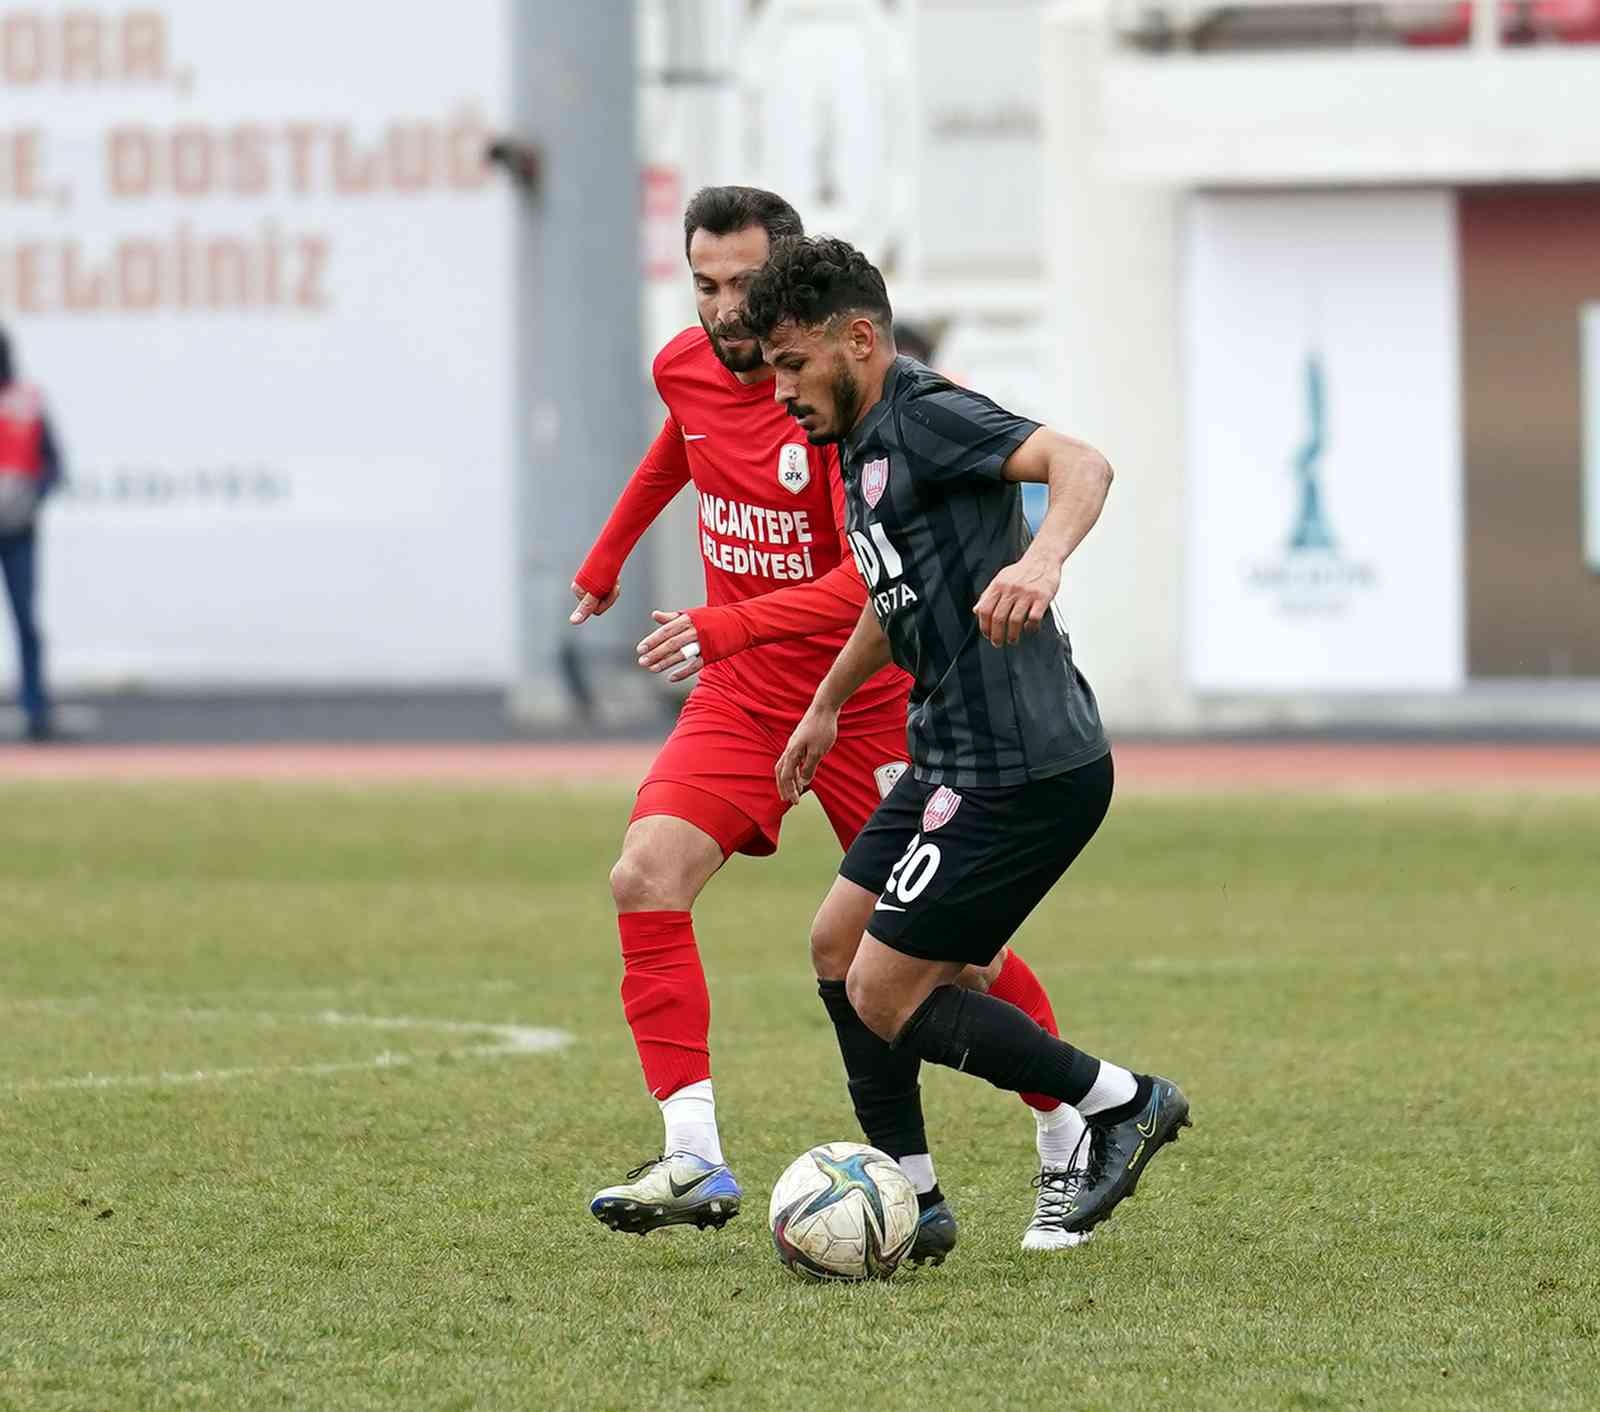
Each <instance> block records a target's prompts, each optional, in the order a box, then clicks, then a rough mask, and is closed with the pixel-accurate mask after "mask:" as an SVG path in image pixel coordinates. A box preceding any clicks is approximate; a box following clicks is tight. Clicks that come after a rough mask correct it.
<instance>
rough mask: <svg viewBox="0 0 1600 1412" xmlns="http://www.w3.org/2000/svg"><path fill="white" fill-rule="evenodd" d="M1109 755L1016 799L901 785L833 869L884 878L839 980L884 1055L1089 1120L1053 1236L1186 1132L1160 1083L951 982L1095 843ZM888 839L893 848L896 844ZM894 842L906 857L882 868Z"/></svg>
mask: <svg viewBox="0 0 1600 1412" xmlns="http://www.w3.org/2000/svg"><path fill="white" fill-rule="evenodd" d="M1110 789H1111V765H1110V761H1109V758H1107V759H1105V760H1103V761H1098V762H1095V763H1094V764H1092V765H1087V766H1084V767H1083V768H1082V769H1081V770H1076V771H1073V772H1071V773H1070V774H1068V775H1063V776H1058V777H1056V778H1055V779H1053V780H1045V781H1039V782H1035V783H1032V784H1028V785H1024V786H1020V787H1019V788H1017V789H1014V790H971V791H962V792H961V793H960V794H956V793H954V792H953V791H949V790H944V791H941V792H940V798H939V799H929V800H928V801H927V805H926V808H922V807H919V806H921V805H923V802H924V798H923V797H924V796H925V795H930V794H931V793H932V791H928V790H926V789H925V788H921V787H916V786H912V787H909V788H903V787H901V786H897V787H896V790H895V792H894V794H893V795H892V796H891V798H890V799H889V800H888V801H886V803H885V806H884V808H883V809H881V810H880V811H879V813H878V815H877V816H875V818H874V821H873V824H872V825H871V826H870V827H869V828H868V829H867V830H865V831H863V835H862V838H861V839H859V840H858V841H857V844H856V845H855V846H854V847H853V848H852V849H851V850H850V853H849V854H848V855H847V856H846V859H845V862H844V865H843V867H842V869H841V871H842V872H843V873H845V874H846V875H847V876H852V877H854V879H855V880H856V881H858V882H863V883H864V884H865V885H870V880H869V879H867V878H866V877H865V875H866V874H867V873H870V872H877V873H879V874H880V875H881V876H882V877H883V889H882V894H881V896H880V898H879V899H878V903H877V904H876V905H875V909H874V915H873V923H872V926H871V928H870V930H869V933H868V935H866V936H864V937H863V938H862V941H861V945H860V948H859V949H858V950H857V952H856V956H855V959H854V960H853V961H852V962H851V966H850V973H849V976H848V977H847V981H846V994H847V996H848V998H849V1000H850V1003H851V1006H852V1008H853V1009H854V1010H855V1011H856V1013H857V1014H858V1015H859V1016H860V1017H861V1019H862V1021H863V1022H864V1023H865V1024H866V1026H867V1027H868V1028H869V1029H870V1030H872V1031H873V1033H875V1034H877V1035H878V1036H879V1037H880V1038H883V1039H886V1040H889V1041H890V1042H891V1043H892V1044H893V1045H894V1046H895V1047H896V1049H908V1050H910V1051H911V1052H912V1053H915V1054H916V1055H917V1056H918V1057H919V1058H922V1059H925V1060H932V1061H933V1062H934V1063H939V1064H945V1065H948V1066H949V1067H951V1068H956V1069H961V1070H963V1071H964V1072H967V1073H971V1074H976V1075H978V1076H979V1077H980V1078H984V1079H987V1080H988V1081H989V1082H990V1083H993V1084H994V1085H995V1086H996V1087H999V1088H1005V1089H1010V1090H1011V1091H1013V1092H1017V1093H1023V1092H1036V1093H1043V1094H1047V1095H1049V1096H1050V1097H1052V1098H1056V1099H1059V1100H1060V1101H1061V1102H1063V1103H1068V1104H1071V1105H1072V1106H1073V1107H1075V1108H1077V1109H1078V1110H1079V1111H1080V1112H1081V1113H1082V1114H1083V1115H1084V1116H1085V1117H1086V1118H1087V1119H1088V1120H1089V1128H1090V1132H1089V1143H1088V1146H1089V1161H1088V1164H1087V1170H1086V1172H1085V1173H1084V1174H1083V1177H1082V1179H1081V1180H1080V1181H1077V1182H1074V1183H1072V1185H1071V1189H1070V1190H1069V1191H1065V1192H1063V1200H1062V1205H1063V1208H1064V1210H1063V1215H1062V1219H1061V1226H1062V1229H1064V1230H1066V1231H1069V1232H1076V1231H1083V1230H1090V1229H1093V1227H1094V1226H1095V1225H1096V1224H1097V1223H1098V1222H1099V1221H1101V1220H1103V1219H1105V1217H1106V1216H1108V1215H1109V1214H1110V1213H1111V1211H1112V1209H1113V1208H1114V1207H1115V1206H1116V1205H1117V1203H1118V1202H1120V1201H1121V1200H1122V1199H1123V1198H1124V1197H1126V1196H1128V1195H1130V1194H1131V1193H1132V1191H1133V1189H1134V1187H1135V1186H1136V1185H1137V1183H1138V1180H1139V1176H1140V1174H1141V1173H1142V1171H1143V1169H1144V1167H1145V1166H1146V1165H1147V1164H1148V1162H1149V1161H1150V1159H1151V1158H1152V1157H1153V1156H1154V1155H1155V1153H1156V1152H1157V1151H1158V1150H1159V1149H1160V1148H1161V1147H1162V1146H1163V1145H1164V1144H1165V1143H1167V1142H1169V1141H1172V1140H1173V1139H1174V1138H1175V1137H1176V1135H1177V1131H1178V1129H1179V1127H1181V1126H1184V1125H1186V1124H1187V1122H1188V1102H1187V1100H1186V1099H1185V1098H1184V1096H1183V1094H1182V1092H1181V1091H1180V1090H1179V1089H1178V1088H1177V1087H1176V1085H1174V1084H1172V1083H1171V1082H1170V1081H1168V1080H1165V1079H1161V1078H1158V1077H1155V1076H1150V1075H1143V1074H1138V1073H1135V1072H1133V1071H1130V1070H1128V1069H1125V1068H1123V1067H1121V1066H1120V1065H1116V1064H1112V1063H1110V1062H1107V1061H1101V1060H1100V1059H1098V1058H1096V1057H1095V1056H1093V1055H1090V1054H1087V1053H1085V1052H1084V1051H1082V1050H1079V1049H1077V1048H1075V1047H1074V1046H1072V1045H1071V1044H1068V1043H1066V1042H1065V1041H1063V1040H1061V1039H1058V1038H1056V1037H1055V1036H1053V1035H1050V1034H1048V1033H1047V1032H1046V1031H1045V1030H1044V1029H1042V1028H1041V1027H1040V1026H1039V1025H1037V1024H1036V1023H1034V1021H1032V1020H1031V1019H1029V1018H1028V1017H1027V1016H1025V1015H1023V1014H1022V1013H1021V1012H1020V1011H1018V1010H1017V1009H1016V1008H1015V1007H1014V1006H1011V1005H1007V1004H1005V1003H1004V1002H1003V1001H1000V1000H996V999H995V998H994V997H993V996H991V995H985V994H983V993H981V992H978V991H974V990H971V989H969V988H966V987H963V986H960V985H958V984H956V983H955V982H956V977H957V976H958V975H959V974H960V969H961V967H962V965H963V964H973V963H980V962H984V961H987V960H988V959H989V958H990V957H992V956H993V955H995V954H997V953H998V951H999V948H1000V947H1001V946H1003V945H1004V944H1005V942H1006V940H1007V938H1008V937H1009V936H1010V935H1011V933H1012V932H1013V931H1014V930H1015V929H1016V927H1017V926H1018V925H1020V923H1021V922H1022V920H1023V919H1024V918H1025V917H1026V916H1027V914H1028V913H1029V912H1030V911H1031V910H1032V909H1033V907H1034V905H1035V904H1036V903H1037V902H1038V901H1039V900H1040V899H1041V898H1042V897H1043V896H1044V894H1045V893H1046V892H1047V891H1048V890H1049V888H1050V886H1051V885H1052V884H1053V883H1054V882H1055V881H1056V880H1057V879H1058V878H1059V877H1060V876H1061V874H1062V873H1063V872H1064V871H1065V870H1066V868H1067V867H1068V866H1069V865H1070V863H1071V862H1072V860H1073V859H1074V858H1075V857H1076V856H1077V853H1078V852H1079V851H1080V850H1081V849H1082V847H1083V846H1084V844H1086V843H1087V842H1088V839H1089V838H1090V837H1091V836H1092V835H1093V833H1094V831H1095V829H1096V828H1097V827H1098V826H1099V823H1100V820H1101V819H1102V818H1103V817H1104V814H1105V809H1106V806H1107V804H1108V803H1109V800H1110ZM896 832H897V833H898V836H899V837H898V839H894V838H893V837H892V835H893V834H894V833H896ZM894 841H903V842H904V847H903V850H902V851H901V853H900V854H899V855H898V857H897V858H896V859H895V861H894V862H893V863H892V865H890V866H888V867H887V869H885V868H884V859H885V858H887V857H888V856H889V848H888V847H886V845H892V842H894Z"/></svg>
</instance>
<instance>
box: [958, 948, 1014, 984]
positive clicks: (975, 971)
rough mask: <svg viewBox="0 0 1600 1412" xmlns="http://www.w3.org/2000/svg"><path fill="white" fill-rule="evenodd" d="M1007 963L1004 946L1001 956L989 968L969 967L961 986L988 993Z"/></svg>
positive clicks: (962, 974) (962, 976) (963, 974)
mask: <svg viewBox="0 0 1600 1412" xmlns="http://www.w3.org/2000/svg"><path fill="white" fill-rule="evenodd" d="M1005 961H1006V949H1005V947H1003V946H1002V947H1001V948H1000V954H999V955H998V956H996V957H995V958H994V960H993V961H991V962H990V963H989V964H988V965H987V966H968V967H967V969H966V970H964V971H963V972H962V973H961V984H962V985H963V986H965V987H966V989H968V990H976V991H979V992H980V993H987V991H988V989H989V987H990V986H992V985H993V984H994V983H995V980H996V978H997V977H998V976H999V975H1000V968H1001V967H1002V966H1003V965H1005Z"/></svg>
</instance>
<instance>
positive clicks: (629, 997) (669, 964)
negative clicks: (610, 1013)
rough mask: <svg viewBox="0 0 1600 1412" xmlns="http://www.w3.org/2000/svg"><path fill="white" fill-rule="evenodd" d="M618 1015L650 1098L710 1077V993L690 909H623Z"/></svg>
mask: <svg viewBox="0 0 1600 1412" xmlns="http://www.w3.org/2000/svg"><path fill="white" fill-rule="evenodd" d="M617 930H618V931H619V932H621V933H622V1014H623V1017H624V1018H625V1019H626V1020H627V1022H628V1028H629V1029H631V1030H632V1031H633V1043H634V1047H635V1048H636V1049H638V1051H639V1063H640V1065H641V1066H642V1067H643V1069H644V1082H645V1087H647V1088H648V1089H649V1090H650V1096H651V1097H652V1098H655V1099H658V1100H659V1099H663V1098H666V1097H667V1096H668V1095H670V1094H674V1093H676V1092H677V1091H678V1090H679V1089H680V1088H682V1087H683V1086H684V1085H685V1084H692V1083H699V1082H700V1080H701V1079H709V1078H710V1077H711V1048H710V1045H709V1043H708V1042H707V1041H708V1036H709V1035H710V1033H711V995H710V992H709V991H707V989H706V973H705V971H704V970H703V969H702V968H701V965H700V952H699V949H698V948H697V947H696V946H695V944H694V924H693V922H692V921H691V920H690V917H689V914H688V913H687V912H623V913H622V914H621V915H619V916H618V918H617Z"/></svg>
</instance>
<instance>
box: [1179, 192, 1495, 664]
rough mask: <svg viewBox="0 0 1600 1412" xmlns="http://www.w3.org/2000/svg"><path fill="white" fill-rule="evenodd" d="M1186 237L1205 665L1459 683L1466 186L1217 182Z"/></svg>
mask: <svg viewBox="0 0 1600 1412" xmlns="http://www.w3.org/2000/svg"><path fill="white" fill-rule="evenodd" d="M1186 241H1187V250H1186V266H1185V278H1186V290H1185V301H1186V307H1185V317H1184V340H1185V348H1184V354H1185V359H1184V361H1185V367H1186V378H1185V381H1186V386H1185V403H1186V406H1185V422H1186V445H1187V459H1186V472H1187V474H1186V487H1185V497H1186V500H1185V521H1186V531H1185V556H1186V557H1185V598H1186V605H1185V606H1186V615H1185V643H1186V657H1187V666H1188V674H1189V679H1190V684H1191V685H1192V686H1193V687H1194V688H1195V689H1196V690H1198V691H1202V692H1216V693H1231V692H1238V693H1252V692H1259V693H1292V692H1305V691H1313V692H1315V691H1335V692H1337V691H1373V692H1376V691H1418V690H1421V691H1427V690H1441V691H1442V690H1451V689H1455V688H1459V687H1460V686H1461V685H1462V683H1463V679H1464V672H1465V667H1464V634H1463V586H1462V552H1463V550H1462V472H1461V427H1460V410H1459V402H1460V393H1459V372H1458V363H1459V354H1458V349H1459V333H1458V318H1457V297H1458V296H1457V273H1456V270H1457V261H1456V234H1455V217H1454V204H1453V198H1452V197H1451V195H1450V194H1449V193H1447V192H1442V191H1440V192H1431V191H1430V192H1405V193H1377V192H1348V193H1330V194H1325V195H1324V194H1315V195H1313V194H1305V195H1261V196H1247V195H1237V196H1236V195H1202V196H1197V197H1195V198H1193V200H1192V202H1191V206H1190V210H1189V219H1188V224H1187V232H1186Z"/></svg>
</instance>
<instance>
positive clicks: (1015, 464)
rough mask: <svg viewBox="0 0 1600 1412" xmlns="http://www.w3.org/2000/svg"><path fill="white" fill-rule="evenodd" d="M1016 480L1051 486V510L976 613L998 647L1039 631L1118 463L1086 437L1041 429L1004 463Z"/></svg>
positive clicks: (1007, 474) (1102, 502)
mask: <svg viewBox="0 0 1600 1412" xmlns="http://www.w3.org/2000/svg"><path fill="white" fill-rule="evenodd" d="M1000 474H1001V476H1002V477H1003V478H1004V479H1006V480H1009V481H1030V482H1033V483H1035V484H1044V485H1048V486H1049V487H1050V508H1049V510H1048V511H1046V512H1045V517H1044V523H1043V524H1041V525H1040V526H1039V532H1038V533H1037V534H1036V535H1035V536H1034V538H1033V543H1032V544H1030V545H1029V546H1028V547H1027V549H1026V550H1024V551H1023V555H1022V557H1021V558H1020V559H1018V560H1017V562H1016V563H1015V564H1009V565H1007V566H1006V567H1005V568H1003V569H1002V570H1001V571H1000V572H999V573H998V574H996V575H995V576H994V578H993V580H992V581H991V582H990V584H989V586H988V587H987V588H986V589H984V591H983V594H982V596H981V597H980V598H979V599H978V602H977V604H976V606H975V607H974V608H973V610H972V611H973V612H974V613H975V614H976V615H977V618H978V631H979V632H981V633H982V634H983V635H984V636H985V637H986V638H988V639H989V641H990V642H992V643H993V644H994V645H995V646H996V647H1003V646H1005V645H1006V644H1007V643H1011V642H1017V641H1019V640H1020V639H1021V637H1022V634H1023V633H1024V632H1035V631H1037V630H1038V627H1039V624H1040V623H1042V622H1043V621H1044V615H1045V614H1046V613H1048V612H1049V611H1050V604H1051V603H1052V601H1054V599H1055V596H1056V590H1057V589H1059V588H1060V587H1061V566H1062V565H1063V564H1064V563H1065V562H1066V561H1067V556H1068V555H1070V554H1071V553H1072V551H1073V550H1074V549H1076V548H1077V547H1078V546H1079V545H1080V544H1081V543H1082V542H1083V538H1084V536H1085V535H1086V534H1088V533H1089V531H1090V530H1091V529H1093V528H1094V523H1095V521H1096V520H1098V519H1099V518H1100V511H1101V509H1102V508H1103V507H1104V505H1105V503H1106V495H1107V493H1108V492H1109V491H1110V489H1111V477H1112V472H1111V465H1110V463H1109V462H1108V461H1107V460H1106V458H1105V457H1104V456H1102V455H1101V454H1100V453H1099V452H1098V451H1096V450H1095V449H1094V447H1092V446H1090V445H1088V444H1087V443H1086V442H1082V441H1077V440H1075V439H1074V438H1072V437H1070V436H1063V435H1062V434H1061V433H1060V432H1058V431H1052V430H1051V429H1050V428H1049V427H1039V428H1037V429H1036V430H1035V431H1034V432H1033V433H1032V435H1030V436H1029V437H1028V439H1027V440H1026V441H1024V442H1023V443H1022V444H1021V445H1020V446H1018V447H1017V449H1016V450H1015V451H1013V452H1012V453H1011V454H1010V456H1008V457H1007V458H1006V460H1005V462H1004V464H1003V465H1002V466H1001V467H1000Z"/></svg>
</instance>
